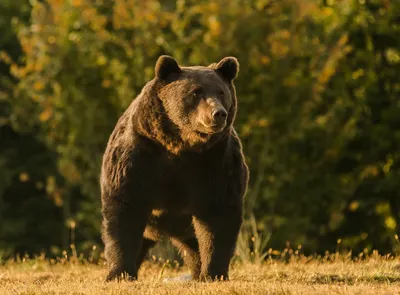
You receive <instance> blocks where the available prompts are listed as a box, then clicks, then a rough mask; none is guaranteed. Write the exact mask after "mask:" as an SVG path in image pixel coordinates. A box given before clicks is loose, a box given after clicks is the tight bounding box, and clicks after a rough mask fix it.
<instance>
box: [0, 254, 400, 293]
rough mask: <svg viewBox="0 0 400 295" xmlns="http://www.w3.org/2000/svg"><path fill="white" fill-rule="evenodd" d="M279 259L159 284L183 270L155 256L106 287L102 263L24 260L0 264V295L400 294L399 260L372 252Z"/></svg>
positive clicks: (69, 259)
mask: <svg viewBox="0 0 400 295" xmlns="http://www.w3.org/2000/svg"><path fill="white" fill-rule="evenodd" d="M270 252H274V251H270ZM284 252H285V251H281V253H284ZM286 252H289V251H286ZM274 253H276V252H274ZM297 253H298V252H297ZM281 257H283V256H279V257H275V258H273V254H268V255H267V259H266V261H265V262H263V263H260V264H254V263H253V264H251V263H243V262H239V261H234V262H233V263H232V267H231V281H229V282H218V283H196V282H189V283H163V279H164V278H166V277H174V276H178V275H181V274H184V273H187V270H186V269H185V268H184V267H181V266H179V264H178V263H177V262H176V261H174V262H168V261H166V260H164V259H158V258H154V259H152V260H151V261H146V262H145V263H144V265H143V266H142V268H141V270H140V273H139V276H140V278H139V281H137V282H122V283H104V277H105V274H106V267H105V265H104V261H102V260H101V261H100V262H98V263H93V262H89V261H88V260H87V259H84V258H82V257H81V258H79V257H67V256H66V255H65V256H63V257H60V258H58V259H47V258H46V257H45V256H41V257H36V258H34V259H31V258H28V257H25V258H22V259H18V260H9V261H7V262H5V263H3V265H2V266H0V294H400V257H398V256H397V257H395V256H393V255H380V254H378V253H377V252H376V251H375V252H373V253H372V254H370V255H368V256H365V255H361V257H359V258H357V259H352V258H351V256H350V255H342V254H339V253H326V255H325V256H323V257H306V256H304V255H301V254H296V252H291V254H287V255H286V256H285V259H282V258H281Z"/></svg>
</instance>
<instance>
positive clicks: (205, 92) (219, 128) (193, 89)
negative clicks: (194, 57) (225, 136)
mask: <svg viewBox="0 0 400 295" xmlns="http://www.w3.org/2000/svg"><path fill="white" fill-rule="evenodd" d="M238 71H239V63H238V61H237V59H236V58H234V57H225V58H223V59H222V60H221V61H220V62H218V63H214V64H211V65H209V66H208V67H202V66H191V67H180V66H179V65H178V63H177V62H176V60H175V59H174V58H172V57H170V56H166V55H163V56H161V57H160V58H159V59H158V61H157V64H156V67H155V74H156V79H157V80H158V81H159V82H160V83H161V84H162V87H160V88H159V91H158V97H159V98H160V100H161V101H162V104H163V106H164V109H165V112H166V113H167V115H168V118H169V119H170V120H171V121H172V122H173V123H174V124H175V125H176V126H177V127H178V128H179V130H180V132H181V136H182V138H183V140H186V141H190V142H191V143H192V144H196V143H199V142H207V141H208V140H209V139H210V138H211V137H213V136H217V135H218V134H220V133H223V132H224V130H228V129H229V128H230V126H231V125H232V123H233V120H234V117H235V113H236V94H235V88H234V86H233V80H234V79H235V78H236V76H237V73H238Z"/></svg>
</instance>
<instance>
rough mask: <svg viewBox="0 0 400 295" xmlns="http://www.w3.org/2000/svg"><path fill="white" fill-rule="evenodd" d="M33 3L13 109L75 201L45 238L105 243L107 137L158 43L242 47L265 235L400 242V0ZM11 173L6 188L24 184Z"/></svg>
mask: <svg viewBox="0 0 400 295" xmlns="http://www.w3.org/2000/svg"><path fill="white" fill-rule="evenodd" d="M325 2H326V3H325ZM30 3H31V4H32V7H31V16H30V21H29V23H28V24H26V23H24V22H19V23H16V27H17V37H18V40H19V44H20V46H21V48H22V53H21V54H20V55H19V56H17V55H16V54H14V53H13V52H12V51H13V50H11V51H10V50H7V54H5V53H4V52H3V53H2V60H3V61H5V62H6V63H8V65H9V66H10V68H9V69H10V73H11V74H12V76H13V77H14V79H16V81H17V82H15V85H14V87H13V91H12V93H11V94H9V95H8V96H7V106H8V108H9V110H10V112H8V113H6V115H5V116H6V117H7V122H9V124H11V125H10V126H12V128H13V130H14V131H15V132H18V133H22V132H28V133H30V134H32V135H34V139H35V140H37V141H39V142H41V143H42V144H43V145H44V146H43V148H42V151H41V153H48V154H51V155H52V156H51V161H50V162H48V163H53V164H54V163H55V165H56V168H54V167H53V166H51V165H50V166H48V167H47V168H45V167H44V168H43V169H42V168H41V169H39V170H40V171H36V172H35V171H32V172H31V173H32V175H36V174H37V175H43V176H41V177H42V178H44V182H43V183H44V184H43V185H44V187H45V189H44V191H43V192H42V193H41V194H39V195H40V198H41V199H46V200H51V201H52V204H53V207H54V208H58V209H59V210H61V211H62V212H61V215H62V217H61V219H62V222H63V224H61V225H59V231H58V238H56V239H46V241H47V244H48V245H56V246H59V247H61V246H63V247H65V246H66V245H68V244H69V243H75V242H76V243H77V245H78V246H79V250H83V249H91V246H92V245H93V244H94V243H98V242H99V225H100V202H99V188H98V175H99V169H100V163H101V157H102V153H103V150H104V147H105V144H106V142H107V138H108V136H109V134H110V132H111V130H112V128H113V126H114V125H115V123H116V120H117V118H118V117H119V115H120V114H121V113H122V112H123V110H124V109H125V108H126V107H127V105H128V104H129V103H130V102H131V100H132V99H133V98H134V97H135V96H136V95H137V94H138V93H139V91H140V89H141V87H142V86H143V85H144V83H145V82H146V81H148V80H149V79H151V78H152V77H153V67H154V63H155V61H156V59H157V57H158V56H159V55H160V54H170V55H173V56H174V57H176V58H177V59H178V60H179V62H180V63H182V64H192V65H193V64H203V65H207V64H209V63H212V62H216V61H218V60H219V59H220V58H222V57H224V56H227V55H234V56H236V57H238V59H239V61H240V65H241V67H240V74H239V78H238V79H237V81H236V85H237V91H238V97H239V113H238V117H237V123H236V126H237V130H238V132H239V134H240V136H241V138H242V140H243V145H244V149H245V153H246V156H247V160H248V163H249V166H250V168H251V183H250V187H249V190H248V194H247V198H246V204H245V206H246V217H247V219H248V220H249V222H250V221H251V218H252V216H253V214H254V215H255V216H256V218H257V220H258V222H257V224H255V225H254V224H253V226H250V227H251V228H252V230H253V231H255V232H254V234H255V235H258V234H260V235H263V236H264V237H269V239H268V245H269V246H271V247H273V248H283V247H284V245H287V242H290V243H291V244H293V245H298V244H301V245H302V246H303V249H304V250H305V251H322V250H325V249H333V250H334V249H336V247H337V240H338V239H341V243H340V247H343V248H346V249H350V248H351V249H355V250H362V249H364V248H366V249H367V250H368V251H369V250H372V249H374V248H379V249H381V250H382V251H398V250H399V245H398V243H396V241H395V239H394V235H395V233H396V232H397V233H398V232H399V231H400V195H399V191H400V185H399V184H398V183H399V182H398V181H397V179H399V177H400V168H399V157H400V153H399V147H398V142H400V133H399V131H398V130H400V129H399V127H400V119H399V118H400V105H399V102H398V98H399V97H400V96H399V91H400V83H399V79H398V73H399V64H400V53H399V48H400V44H399V43H400V36H399V33H400V26H399V25H398V21H399V19H398V15H400V4H399V3H398V2H397V1H389V0H387V1H372V0H371V1H356V0H351V1H321V2H318V1H311V0H300V1H299V0H297V1H295V0H285V1H272V0H259V1H253V2H252V1H250V2H248V1H243V0H230V1H228V0H222V1H188V0H187V1H185V0H179V1H176V2H175V1H155V0H149V1H135V0H117V1H114V2H108V1H103V2H101V1H100V2H99V1H82V0H71V1H59V0H46V1H30ZM1 11H3V10H1ZM2 13H3V12H0V14H2ZM7 69H8V68H7ZM0 115H1V114H0ZM5 138H6V140H7V141H9V140H10V138H9V137H5ZM29 145H30V144H29ZM25 148H26V149H28V147H25ZM32 156H33V154H32ZM5 159H6V156H3V155H1V156H0V167H2V166H1V165H2V163H3V162H4V161H5ZM52 161H53V162H52ZM5 171H6V172H5V173H4V180H3V179H1V181H2V182H4V183H5V184H3V187H10V186H12V185H16V183H18V181H19V179H18V178H15V177H14V176H12V175H14V174H11V172H9V171H8V170H5ZM2 177H3V174H2ZM1 193H3V195H4V190H0V194H1ZM26 193H27V192H21V194H26ZM3 199H4V197H3ZM1 200H2V198H1V197H0V202H1ZM3 202H4V200H3ZM14 206H17V204H14ZM32 207H35V205H32ZM10 210H11V209H10ZM21 210H22V209H21ZM23 210H24V212H25V211H26V212H29V208H26V209H23ZM51 210H52V209H51V208H48V209H47V211H46V212H50V211H51ZM46 216H49V215H46ZM29 218H30V217H28V215H27V220H30V219H29ZM7 220H8V222H10V224H14V225H15V226H16V227H17V224H18V221H17V220H14V219H11V218H10V217H7ZM24 222H26V220H25V221H24ZM49 223H51V222H49ZM71 224H74V227H73V228H71ZM11 227H12V226H11ZM245 227H246V228H247V225H246V226H245ZM70 229H71V230H72V229H73V231H75V230H76V239H74V240H71V237H70V234H71V231H70ZM54 231H55V230H54ZM54 231H52V233H53V232H54ZM257 231H258V232H257ZM11 232H12V231H11ZM10 235H11V233H10V234H5V235H4V239H5V240H7V239H9V237H10ZM245 237H246V235H243V236H242V238H244V239H250V240H251V237H250V236H249V237H247V238H245ZM10 241H11V240H10ZM30 243H32V240H30V239H27V240H26V245H25V246H26V249H30V250H32V248H31V247H30ZM241 243H245V241H242V242H241ZM258 246H259V247H260V248H263V249H264V248H265V245H258ZM0 247H1V245H0ZM260 255H262V253H260Z"/></svg>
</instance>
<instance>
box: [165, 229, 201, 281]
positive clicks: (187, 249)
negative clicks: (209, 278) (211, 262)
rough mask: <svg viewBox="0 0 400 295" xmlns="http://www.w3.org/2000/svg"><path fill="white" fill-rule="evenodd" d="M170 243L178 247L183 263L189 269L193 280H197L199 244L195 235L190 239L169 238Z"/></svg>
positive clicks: (198, 274)
mask: <svg viewBox="0 0 400 295" xmlns="http://www.w3.org/2000/svg"><path fill="white" fill-rule="evenodd" d="M171 242H172V244H173V245H174V246H175V247H176V248H177V249H178V251H179V253H180V254H181V256H182V258H183V261H184V262H185V265H186V266H187V267H188V268H189V269H190V272H191V275H192V277H193V279H194V280H198V279H199V276H200V271H201V261H200V252H199V244H198V242H197V239H196V237H193V238H190V239H186V240H185V239H180V238H171Z"/></svg>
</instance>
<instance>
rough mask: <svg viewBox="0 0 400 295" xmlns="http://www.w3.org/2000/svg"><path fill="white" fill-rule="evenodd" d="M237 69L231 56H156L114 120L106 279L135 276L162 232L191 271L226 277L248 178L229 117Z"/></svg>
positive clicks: (107, 182)
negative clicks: (208, 61)
mask: <svg viewBox="0 0 400 295" xmlns="http://www.w3.org/2000/svg"><path fill="white" fill-rule="evenodd" d="M238 70H239V64H238V62H237V60H236V58H234V57H226V58H224V59H222V60H221V61H220V62H219V63H217V64H212V65H210V66H208V67H201V66H193V67H180V66H179V65H178V63H177V62H176V61H175V59H173V58H172V57H169V56H161V57H160V58H159V59H158V61H157V64H156V67H155V74H156V77H155V78H154V79H153V80H151V81H150V82H148V83H147V84H146V85H145V86H144V88H143V90H142V92H141V93H140V94H139V95H138V97H137V98H136V99H135V100H134V101H133V102H132V103H131V105H130V106H129V107H128V109H127V110H126V111H125V113H124V114H123V115H122V116H121V118H120V119H119V120H118V123H117V124H116V127H115V129H114V131H113V132H112V134H111V136H110V139H109V141H108V145H107V148H106V151H105V153H104V157H103V164H102V171H101V179H100V182H101V194H102V215H103V230H102V237H103V241H104V243H105V255H106V259H107V262H108V266H109V273H108V276H107V280H112V279H114V278H121V277H125V278H128V279H136V278H137V273H138V269H139V267H140V264H141V263H142V261H143V259H144V257H145V255H146V253H147V251H148V249H149V248H150V247H152V246H153V245H154V244H155V242H156V241H157V240H158V239H159V238H160V237H161V236H168V237H169V238H170V239H171V241H172V243H173V244H174V245H175V246H176V247H177V248H178V249H179V251H180V253H182V254H183V256H184V257H183V258H184V261H185V264H187V265H188V266H189V268H190V269H191V272H192V275H193V277H194V279H199V280H208V279H212V280H213V279H228V268H229V263H230V260H231V258H232V256H233V254H234V249H235V245H236V239H237V235H238V233H239V230H240V227H241V224H242V207H243V206H242V205H243V204H242V203H243V196H244V194H245V191H246V188H247V182H248V178H249V177H248V168H247V166H246V163H245V160H244V156H243V153H242V147H241V143H240V140H239V138H238V136H237V134H236V132H235V130H234V128H233V126H232V124H233V121H234V119H235V114H236V108H237V99H236V92H235V87H234V85H233V80H234V79H235V78H236V75H237V73H238Z"/></svg>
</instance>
